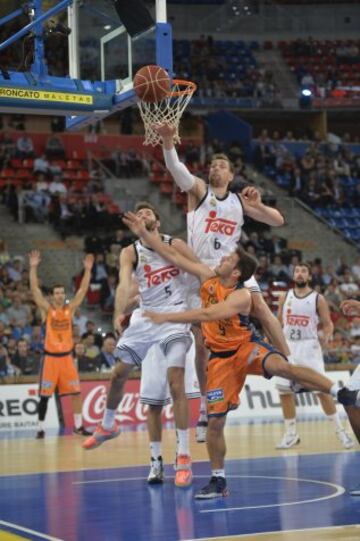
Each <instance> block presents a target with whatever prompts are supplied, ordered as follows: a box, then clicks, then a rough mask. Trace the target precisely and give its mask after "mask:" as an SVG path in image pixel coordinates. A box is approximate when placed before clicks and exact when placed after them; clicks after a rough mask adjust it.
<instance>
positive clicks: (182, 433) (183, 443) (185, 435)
mask: <svg viewBox="0 0 360 541" xmlns="http://www.w3.org/2000/svg"><path fill="white" fill-rule="evenodd" d="M176 436H177V454H178V455H190V450H189V431H188V430H187V429H186V430H181V429H180V428H177V429H176Z"/></svg>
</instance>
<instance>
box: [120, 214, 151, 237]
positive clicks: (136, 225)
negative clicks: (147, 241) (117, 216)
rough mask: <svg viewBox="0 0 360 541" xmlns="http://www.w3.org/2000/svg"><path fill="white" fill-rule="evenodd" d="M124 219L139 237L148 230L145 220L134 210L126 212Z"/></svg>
mask: <svg viewBox="0 0 360 541" xmlns="http://www.w3.org/2000/svg"><path fill="white" fill-rule="evenodd" d="M122 221H123V222H124V224H125V225H126V226H127V227H128V228H129V229H130V231H132V232H133V233H134V235H136V236H137V237H141V236H142V235H143V234H144V232H145V231H146V227H145V224H144V221H143V220H142V219H141V218H139V217H138V216H136V214H134V213H133V212H125V214H124V216H123V219H122Z"/></svg>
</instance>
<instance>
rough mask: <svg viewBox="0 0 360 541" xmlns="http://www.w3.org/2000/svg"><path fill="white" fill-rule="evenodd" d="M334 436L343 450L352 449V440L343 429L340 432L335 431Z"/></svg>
mask: <svg viewBox="0 0 360 541" xmlns="http://www.w3.org/2000/svg"><path fill="white" fill-rule="evenodd" d="M336 435H337V437H338V440H339V441H340V443H341V445H342V446H343V447H344V449H351V448H352V447H354V445H355V443H354V440H353V439H352V437H351V436H350V434H348V433H347V432H346V430H345V428H343V429H342V430H337V431H336Z"/></svg>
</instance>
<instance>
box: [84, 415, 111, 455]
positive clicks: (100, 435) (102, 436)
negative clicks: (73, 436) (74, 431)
mask: <svg viewBox="0 0 360 541" xmlns="http://www.w3.org/2000/svg"><path fill="white" fill-rule="evenodd" d="M119 434H120V426H119V425H118V423H117V422H114V425H113V428H112V430H105V428H103V427H102V425H101V423H100V424H99V425H98V426H97V427H96V430H95V432H94V433H93V434H92V435H91V436H90V438H87V439H86V440H85V441H84V443H83V444H82V447H83V449H86V450H87V451H90V449H96V447H99V445H101V444H102V443H104V441H107V440H112V439H113V438H116V437H117V436H118V435H119Z"/></svg>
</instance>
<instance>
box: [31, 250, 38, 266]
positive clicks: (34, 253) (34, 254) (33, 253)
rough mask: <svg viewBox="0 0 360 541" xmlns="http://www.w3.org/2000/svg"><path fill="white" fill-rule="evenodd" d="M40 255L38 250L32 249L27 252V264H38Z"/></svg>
mask: <svg viewBox="0 0 360 541" xmlns="http://www.w3.org/2000/svg"><path fill="white" fill-rule="evenodd" d="M40 261H41V255H40V252H39V250H32V251H31V252H30V253H29V264H30V267H37V266H38V265H39V264H40Z"/></svg>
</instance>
